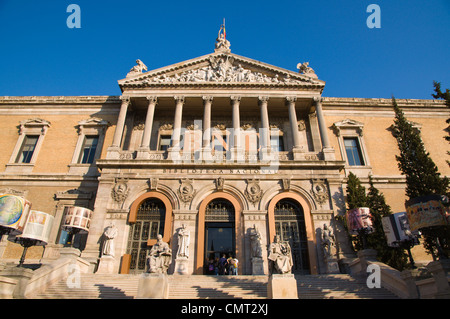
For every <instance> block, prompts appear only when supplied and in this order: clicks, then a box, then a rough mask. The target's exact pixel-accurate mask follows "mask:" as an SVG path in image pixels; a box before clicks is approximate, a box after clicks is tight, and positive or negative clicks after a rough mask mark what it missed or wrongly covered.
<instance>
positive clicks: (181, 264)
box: [173, 257, 188, 275]
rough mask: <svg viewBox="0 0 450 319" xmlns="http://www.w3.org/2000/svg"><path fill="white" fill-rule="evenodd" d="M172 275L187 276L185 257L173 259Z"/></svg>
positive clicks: (186, 260)
mask: <svg viewBox="0 0 450 319" xmlns="http://www.w3.org/2000/svg"><path fill="white" fill-rule="evenodd" d="M173 274H174V275H187V274H188V259H187V258H186V257H178V258H177V259H175V271H174V273H173Z"/></svg>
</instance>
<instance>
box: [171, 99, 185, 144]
mask: <svg viewBox="0 0 450 319" xmlns="http://www.w3.org/2000/svg"><path fill="white" fill-rule="evenodd" d="M175 101H176V106H175V118H174V120H173V133H172V147H175V148H177V149H179V148H180V138H181V119H182V116H183V104H184V96H176V97H175Z"/></svg>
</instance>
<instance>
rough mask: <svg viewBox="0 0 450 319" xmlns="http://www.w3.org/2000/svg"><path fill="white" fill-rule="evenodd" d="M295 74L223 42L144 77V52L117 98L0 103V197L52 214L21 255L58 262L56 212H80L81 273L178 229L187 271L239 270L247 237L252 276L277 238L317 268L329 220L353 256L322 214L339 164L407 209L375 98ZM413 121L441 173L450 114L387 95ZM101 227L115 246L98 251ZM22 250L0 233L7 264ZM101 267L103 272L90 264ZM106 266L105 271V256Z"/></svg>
mask: <svg viewBox="0 0 450 319" xmlns="http://www.w3.org/2000/svg"><path fill="white" fill-rule="evenodd" d="M298 69H299V71H298V72H294V71H290V70H286V69H283V68H279V67H276V66H273V65H269V64H266V63H263V62H259V61H255V60H252V59H249V58H246V57H243V56H240V55H237V54H234V53H232V52H231V51H230V47H229V42H227V41H226V40H225V41H224V39H223V38H221V37H220V36H219V38H218V40H217V42H216V48H215V51H214V52H213V53H211V54H207V55H204V56H201V57H198V58H194V59H191V60H187V61H184V62H180V63H177V64H174V65H170V66H167V67H163V68H160V69H156V70H151V71H147V67H146V66H145V65H144V64H143V63H142V61H140V60H137V65H136V66H135V67H133V68H132V69H131V71H130V72H129V73H128V74H127V76H126V78H125V79H123V80H119V82H118V83H119V86H120V89H121V91H122V95H121V96H78V97H68V96H54V97H0V109H1V111H0V123H1V125H0V132H1V136H2V152H1V153H0V165H1V166H0V193H9V194H11V193H12V194H15V195H20V196H23V197H25V198H27V199H28V200H29V201H31V202H32V208H33V209H37V210H41V211H46V212H48V213H50V214H52V215H54V216H55V223H54V225H53V230H52V233H51V238H50V243H49V244H48V245H47V246H46V248H45V249H44V250H43V249H42V248H39V247H33V248H30V250H29V253H28V255H27V256H28V258H29V259H35V260H37V259H41V260H50V259H52V258H57V257H58V250H59V249H60V247H62V246H64V245H65V244H67V239H68V234H67V232H65V231H64V230H62V229H61V223H62V222H63V220H64V215H65V207H68V206H73V205H75V206H81V207H86V208H90V209H91V210H93V212H94V214H93V217H92V219H91V225H90V230H89V233H88V234H87V235H77V236H75V239H74V241H73V245H74V246H76V247H79V248H80V249H81V251H82V253H81V257H82V258H85V259H86V260H89V261H90V262H91V265H92V271H93V272H94V271H96V270H97V269H101V271H105V269H107V270H106V271H110V272H112V273H139V272H143V271H144V270H145V258H146V256H147V254H148V251H149V249H150V247H151V246H152V245H153V244H154V243H155V242H156V235H157V234H161V235H162V236H163V239H164V241H165V242H168V243H169V245H170V246H171V248H172V250H173V262H172V265H171V268H170V269H169V273H173V272H174V271H175V267H176V262H175V256H176V251H177V245H178V240H177V231H178V229H180V228H182V227H183V226H185V227H186V229H187V230H188V231H189V232H190V242H189V248H188V249H189V250H188V251H189V257H188V262H187V265H186V266H187V270H186V272H187V273H189V274H204V273H205V271H206V267H205V266H206V265H207V263H208V261H209V260H210V259H212V258H216V257H219V256H220V255H222V254H224V253H225V254H232V255H236V256H237V258H238V259H239V261H240V267H239V273H240V274H252V272H253V268H252V250H251V243H250V233H251V231H252V229H255V228H256V229H258V230H259V232H260V234H261V244H262V248H263V249H262V258H263V261H264V264H263V269H264V273H266V274H267V272H268V268H267V267H268V264H267V247H268V245H269V243H270V242H272V241H273V238H274V237H275V235H280V237H281V239H282V240H286V241H289V242H290V244H291V248H292V252H293V257H294V258H293V261H294V267H293V271H294V272H296V273H312V274H315V273H326V272H328V271H329V269H327V265H326V263H325V262H324V253H323V249H322V242H321V231H322V229H323V225H324V224H327V225H331V227H332V229H333V230H334V233H335V236H336V244H337V256H336V258H337V259H339V260H343V259H345V258H347V257H351V256H352V255H353V252H352V250H351V247H350V246H349V244H348V238H347V235H346V234H345V232H344V231H343V229H342V227H340V225H339V224H338V223H337V222H336V219H335V217H336V216H338V215H339V214H343V213H344V212H345V197H344V196H345V194H344V191H345V181H346V176H347V174H348V172H350V171H352V172H354V173H356V174H357V175H358V176H359V177H360V178H361V179H362V181H363V182H367V180H368V176H369V175H372V176H373V177H374V180H375V183H376V186H377V187H378V188H379V189H380V190H382V191H383V193H384V194H385V196H386V198H387V200H388V203H389V204H390V205H391V207H392V208H393V210H394V211H404V206H403V205H404V199H405V195H404V187H405V185H404V182H405V179H404V177H402V176H401V175H400V172H399V170H398V168H397V164H396V161H395V155H396V154H397V153H398V150H397V146H396V141H395V139H394V137H393V136H392V134H391V131H390V127H391V125H392V124H393V116H394V113H393V110H392V105H391V101H390V100H388V99H360V98H327V97H322V92H323V90H324V87H325V82H324V81H322V80H320V79H318V77H317V75H316V74H315V73H314V71H313V70H312V69H311V68H310V67H309V66H308V64H307V63H303V64H299V65H298ZM398 103H399V105H400V106H401V107H402V108H403V109H404V111H405V113H406V116H407V117H408V119H409V120H411V121H412V122H414V123H416V125H417V127H418V128H419V129H420V130H421V134H422V138H423V140H424V142H425V145H426V147H427V150H428V151H429V152H430V154H431V156H432V157H433V159H434V160H435V162H436V163H437V165H438V166H439V168H440V170H441V173H443V174H445V175H450V170H449V167H448V165H447V164H446V162H445V159H446V151H447V149H448V144H447V142H446V141H445V140H444V139H443V136H444V135H445V134H446V133H445V132H444V131H445V130H446V129H447V125H446V123H445V120H446V119H447V118H448V109H446V107H445V105H444V103H442V102H440V101H434V100H398ZM111 224H114V225H115V226H116V227H117V228H118V230H119V231H118V236H117V237H116V238H115V239H114V254H113V256H109V259H108V261H106V259H105V257H104V256H102V238H103V233H104V231H105V228H107V227H108V226H109V225H111ZM20 253H21V247H20V246H18V245H16V244H13V243H11V242H8V241H7V240H6V236H5V237H4V238H3V240H2V241H1V243H0V257H1V258H2V259H3V260H9V261H11V260H14V259H18V258H19V257H20ZM106 262H108V267H106V268H102V263H106ZM111 265H112V266H111Z"/></svg>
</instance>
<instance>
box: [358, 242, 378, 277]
mask: <svg viewBox="0 0 450 319" xmlns="http://www.w3.org/2000/svg"><path fill="white" fill-rule="evenodd" d="M357 255H358V258H359V260H360V264H361V272H360V273H361V274H362V275H364V276H367V266H368V265H369V263H368V262H369V261H377V251H376V250H375V249H363V250H360V251H358V253H357Z"/></svg>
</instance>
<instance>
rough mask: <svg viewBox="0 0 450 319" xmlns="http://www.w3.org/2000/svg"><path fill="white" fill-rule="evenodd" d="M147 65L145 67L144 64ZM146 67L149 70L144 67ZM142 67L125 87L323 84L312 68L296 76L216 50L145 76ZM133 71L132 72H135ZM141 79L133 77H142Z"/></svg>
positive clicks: (292, 73)
mask: <svg viewBox="0 0 450 319" xmlns="http://www.w3.org/2000/svg"><path fill="white" fill-rule="evenodd" d="M144 66H145V65H144ZM145 68H146V67H145ZM145 68H144V67H143V66H141V67H139V65H138V66H136V70H134V71H131V72H130V73H128V75H127V78H126V79H124V80H121V81H119V84H120V85H122V86H147V85H171V84H228V85H230V84H231V83H234V84H241V85H243V84H258V85H261V84H263V85H275V86H286V85H288V86H289V85H294V86H295V85H305V84H306V85H311V84H314V85H320V86H322V85H324V83H323V82H322V81H320V80H318V79H317V75H315V73H314V71H313V70H312V69H311V68H308V69H305V72H307V73H305V72H304V73H300V74H299V73H295V72H292V71H289V70H283V69H280V68H277V67H272V66H270V65H268V64H265V63H261V62H257V61H254V60H251V59H248V58H245V57H241V56H239V55H235V54H231V53H227V52H223V51H217V52H216V53H213V54H210V55H207V56H203V57H200V58H197V59H193V60H189V61H185V62H183V63H178V64H175V65H172V66H168V67H165V68H162V69H158V70H154V71H150V72H146V73H142V70H145ZM132 70H133V69H132ZM140 73H142V74H141V76H134V75H139V74H140Z"/></svg>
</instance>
